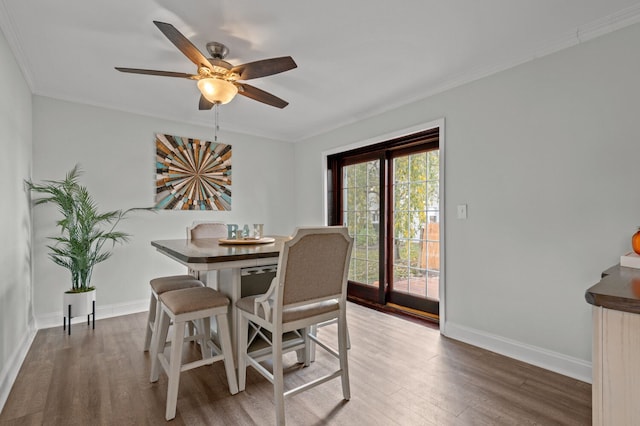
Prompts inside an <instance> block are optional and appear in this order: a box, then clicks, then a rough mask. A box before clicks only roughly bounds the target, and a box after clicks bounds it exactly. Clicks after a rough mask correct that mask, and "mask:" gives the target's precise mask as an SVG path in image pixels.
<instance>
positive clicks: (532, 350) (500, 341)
mask: <svg viewBox="0 0 640 426" xmlns="http://www.w3.org/2000/svg"><path fill="white" fill-rule="evenodd" d="M441 331H442V334H444V335H445V336H447V337H449V338H452V339H455V340H460V341H461V342H465V343H469V344H470V345H474V346H478V347H480V348H483V349H486V350H488V351H491V352H496V353H499V354H500V355H504V356H507V357H509V358H514V359H517V360H518V361H522V362H526V363H527V364H532V365H535V366H537V367H541V368H544V369H546V370H550V371H553V372H556V373H558V374H562V375H564V376H568V377H572V378H574V379H577V380H581V381H583V382H586V383H591V382H592V375H591V363H590V362H587V361H585V360H582V359H578V358H573V357H570V356H567V355H564V354H561V353H558V352H553V351H550V350H547V349H543V348H539V347H537V346H532V345H527V344H526V343H522V342H518V341H515V340H510V339H506V338H504V337H501V336H497V335H494V334H490V333H486V332H484V331H480V330H476V329H473V328H469V327H465V326H462V325H458V324H452V323H451V322H447V324H446V325H445V327H443V329H442V330H441Z"/></svg>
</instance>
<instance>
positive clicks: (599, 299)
mask: <svg viewBox="0 0 640 426" xmlns="http://www.w3.org/2000/svg"><path fill="white" fill-rule="evenodd" d="M584 296H585V299H586V300H587V302H588V303H590V304H592V305H594V306H602V307H604V308H608V309H614V310H617V311H624V312H631V313H635V314H640V269H635V268H627V267H625V266H620V265H616V266H612V267H611V268H609V269H607V270H606V271H604V272H603V273H602V279H601V280H600V282H599V283H597V284H596V285H594V286H592V287H590V288H589V289H588V290H587V291H586V292H585V295H584Z"/></svg>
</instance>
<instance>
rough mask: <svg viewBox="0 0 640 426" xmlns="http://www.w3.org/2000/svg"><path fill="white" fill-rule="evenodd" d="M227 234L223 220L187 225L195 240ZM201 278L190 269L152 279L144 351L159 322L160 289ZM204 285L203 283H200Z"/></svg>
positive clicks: (179, 286) (188, 284) (189, 235)
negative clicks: (157, 321) (181, 273)
mask: <svg viewBox="0 0 640 426" xmlns="http://www.w3.org/2000/svg"><path fill="white" fill-rule="evenodd" d="M226 236H227V225H225V224H224V223H222V222H193V224H192V225H191V226H188V227H187V239H188V240H195V239H198V238H224V237H226ZM198 278H200V274H199V273H198V271H192V270H189V271H188V274H186V275H170V276H166V277H157V278H154V279H152V280H151V281H150V282H149V284H150V286H151V300H150V301H149V314H148V316H147V332H146V334H145V338H144V348H143V349H144V351H145V352H146V351H148V350H149V346H150V345H151V340H152V338H153V335H154V332H155V331H156V327H157V323H156V321H155V319H156V316H157V312H159V309H160V306H159V305H158V294H159V292H158V289H160V293H163V292H165V291H170V290H180V289H183V288H190V287H193V281H194V280H197V279H198ZM200 285H202V283H200ZM189 327H190V332H191V333H193V327H192V326H191V324H190V325H189Z"/></svg>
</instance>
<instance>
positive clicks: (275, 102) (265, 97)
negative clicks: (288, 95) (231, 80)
mask: <svg viewBox="0 0 640 426" xmlns="http://www.w3.org/2000/svg"><path fill="white" fill-rule="evenodd" d="M236 86H238V89H239V90H238V94H239V95H242V96H246V97H247V98H251V99H253V100H254V101H258V102H262V103H264V104H267V105H271V106H274V107H276V108H284V107H286V106H287V105H289V102H287V101H285V100H282V99H280V98H279V97H277V96H274V95H272V94H271V93H268V92H265V91H264V90H260V89H258V88H257V87H254V86H250V85H248V84H236Z"/></svg>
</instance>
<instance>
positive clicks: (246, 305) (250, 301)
mask: <svg viewBox="0 0 640 426" xmlns="http://www.w3.org/2000/svg"><path fill="white" fill-rule="evenodd" d="M261 296H262V295H261V294H259V295H256V296H247V297H243V298H242V299H240V300H238V302H236V307H237V308H238V309H240V310H242V311H245V312H249V313H250V314H253V315H256V316H258V317H260V318H263V319H267V318H265V313H264V309H263V308H262V305H260V304H258V312H256V309H255V306H256V305H255V303H254V302H255V300H256V298H258V297H261ZM269 304H270V305H271V308H272V309H273V301H272V300H270V301H269ZM338 309H339V305H338V301H337V300H335V299H332V300H325V301H322V302H317V303H312V304H309V305H304V306H300V307H295V308H285V309H284V310H283V311H282V322H283V323H287V322H292V321H297V320H299V319H303V318H310V317H314V316H316V315H320V314H324V313H327V312H332V311H337V310H338ZM271 312H273V310H272V311H271Z"/></svg>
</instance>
